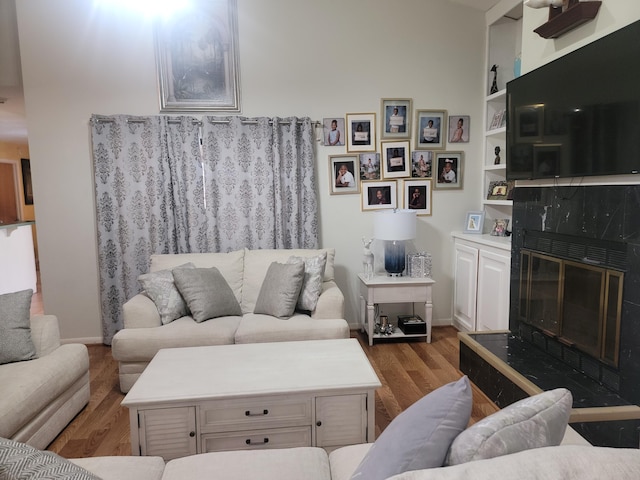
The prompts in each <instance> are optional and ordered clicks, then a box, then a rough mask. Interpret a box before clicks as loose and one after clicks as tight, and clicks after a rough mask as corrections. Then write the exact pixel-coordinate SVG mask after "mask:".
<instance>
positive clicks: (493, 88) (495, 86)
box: [489, 64, 498, 94]
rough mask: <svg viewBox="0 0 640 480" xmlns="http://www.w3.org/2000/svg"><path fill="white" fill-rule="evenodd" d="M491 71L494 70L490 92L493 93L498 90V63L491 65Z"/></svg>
mask: <svg viewBox="0 0 640 480" xmlns="http://www.w3.org/2000/svg"><path fill="white" fill-rule="evenodd" d="M491 71H492V72H493V83H491V90H489V93H491V94H493V93H496V92H497V91H498V65H495V64H494V65H493V67H491Z"/></svg>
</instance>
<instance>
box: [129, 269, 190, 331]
mask: <svg viewBox="0 0 640 480" xmlns="http://www.w3.org/2000/svg"><path fill="white" fill-rule="evenodd" d="M175 268H196V266H195V265H194V264H193V263H185V264H184V265H180V266H178V267H175ZM175 268H174V269H173V270H175ZM138 282H140V285H141V286H142V288H143V289H144V293H145V295H147V297H149V298H150V299H151V300H153V303H155V304H156V307H157V308H158V313H159V314H160V321H161V322H162V324H163V325H166V324H167V323H171V322H173V321H174V320H176V319H178V318H180V317H184V316H185V315H187V314H188V313H189V311H188V310H187V304H186V303H185V301H184V299H183V298H182V295H180V292H179V291H178V289H177V288H176V285H175V283H174V280H173V271H172V270H158V271H157V272H151V273H144V274H142V275H140V276H139V277H138Z"/></svg>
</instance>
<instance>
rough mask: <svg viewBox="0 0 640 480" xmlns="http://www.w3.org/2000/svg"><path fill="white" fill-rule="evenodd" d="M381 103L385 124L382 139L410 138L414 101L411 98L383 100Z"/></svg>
mask: <svg viewBox="0 0 640 480" xmlns="http://www.w3.org/2000/svg"><path fill="white" fill-rule="evenodd" d="M380 103H381V115H382V120H383V122H384V123H383V125H384V127H383V128H382V136H381V138H383V139H384V138H410V137H411V104H412V100H411V99H410V98H383V99H381V101H380Z"/></svg>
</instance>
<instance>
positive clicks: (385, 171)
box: [381, 140, 411, 178]
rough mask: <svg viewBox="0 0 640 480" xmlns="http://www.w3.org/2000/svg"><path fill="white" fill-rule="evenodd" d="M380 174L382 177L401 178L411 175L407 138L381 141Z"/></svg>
mask: <svg viewBox="0 0 640 480" xmlns="http://www.w3.org/2000/svg"><path fill="white" fill-rule="evenodd" d="M381 150H382V176H383V177H384V178H402V177H409V176H411V162H410V160H409V140H402V141H398V142H381Z"/></svg>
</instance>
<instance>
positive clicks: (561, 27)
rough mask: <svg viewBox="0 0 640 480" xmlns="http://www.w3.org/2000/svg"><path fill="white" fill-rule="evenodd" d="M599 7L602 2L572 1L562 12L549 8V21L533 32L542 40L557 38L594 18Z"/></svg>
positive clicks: (558, 9) (593, 0)
mask: <svg viewBox="0 0 640 480" xmlns="http://www.w3.org/2000/svg"><path fill="white" fill-rule="evenodd" d="M600 5H602V1H595V0H592V1H585V2H580V1H578V2H575V1H572V2H569V7H568V8H567V9H566V10H565V11H564V12H562V11H561V9H560V8H553V7H549V21H548V22H547V23H545V24H543V25H540V26H539V27H538V28H536V29H535V30H534V32H536V33H537V34H538V35H540V36H541V37H543V38H558V37H559V36H561V35H564V34H565V33H567V32H568V31H570V30H573V29H574V28H576V27H577V26H578V25H582V24H583V23H585V22H588V21H590V20H593V19H594V18H596V15H597V14H598V10H600Z"/></svg>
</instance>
